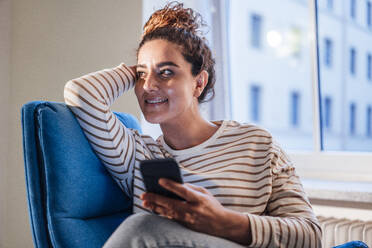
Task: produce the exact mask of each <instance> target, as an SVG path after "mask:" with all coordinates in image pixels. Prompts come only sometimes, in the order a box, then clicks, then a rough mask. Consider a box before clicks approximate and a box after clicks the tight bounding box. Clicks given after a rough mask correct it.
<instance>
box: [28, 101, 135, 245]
mask: <svg viewBox="0 0 372 248" xmlns="http://www.w3.org/2000/svg"><path fill="white" fill-rule="evenodd" d="M115 114H116V115H117V116H118V117H119V119H120V121H122V122H123V123H124V125H126V126H127V127H129V128H134V129H137V130H140V126H139V124H138V122H137V120H136V119H135V118H134V117H133V116H130V115H128V114H123V113H115ZM22 131H23V148H24V162H25V174H26V187H27V197H28V204H29V212H30V221H31V228H32V234H33V239H34V244H35V247H43V248H44V247H69V248H73V247H79V248H82V247H89V248H93V247H102V245H103V244H104V242H105V241H106V240H107V238H108V237H109V236H110V234H111V233H112V232H113V231H114V230H115V228H116V227H117V226H118V225H119V224H120V223H121V222H122V221H123V220H124V219H125V218H126V217H127V216H128V215H130V214H131V211H132V209H131V208H132V203H131V200H130V199H128V198H127V197H126V196H125V195H124V194H123V192H122V191H121V190H120V188H119V187H118V186H117V185H116V183H115V182H114V181H113V180H112V179H111V177H110V176H109V174H108V173H107V171H106V169H105V168H104V167H103V165H102V164H101V162H100V161H99V159H98V158H97V157H96V155H95V154H94V152H93V150H92V148H91V146H90V145H89V143H88V141H87V139H86V138H85V136H84V133H83V132H82V130H81V128H80V126H79V124H78V122H77V121H76V119H75V117H74V115H73V114H72V113H71V111H70V110H69V108H68V107H67V106H66V105H65V104H64V103H54V102H42V101H37V102H30V103H27V104H25V105H24V106H23V107H22Z"/></svg>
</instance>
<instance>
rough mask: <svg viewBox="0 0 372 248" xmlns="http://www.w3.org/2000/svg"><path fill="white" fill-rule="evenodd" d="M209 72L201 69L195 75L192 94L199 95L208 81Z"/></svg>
mask: <svg viewBox="0 0 372 248" xmlns="http://www.w3.org/2000/svg"><path fill="white" fill-rule="evenodd" d="M208 77H209V74H208V72H207V71H206V70H202V71H201V72H200V73H199V75H198V76H196V87H195V92H194V96H195V97H199V96H200V95H201V94H202V93H203V90H204V88H205V86H206V85H207V83H208Z"/></svg>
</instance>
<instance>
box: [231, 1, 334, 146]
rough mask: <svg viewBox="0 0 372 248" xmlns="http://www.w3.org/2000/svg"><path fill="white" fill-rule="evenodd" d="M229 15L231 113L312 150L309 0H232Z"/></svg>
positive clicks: (284, 143) (289, 143)
mask: <svg viewBox="0 0 372 248" xmlns="http://www.w3.org/2000/svg"><path fill="white" fill-rule="evenodd" d="M227 16H228V24H229V25H228V27H229V28H228V29H229V30H228V34H229V38H228V40H229V49H228V50H229V55H230V56H229V62H230V64H229V75H230V86H231V88H230V103H231V113H232V114H231V115H232V116H231V118H232V119H234V120H237V121H240V122H253V123H258V125H260V126H262V127H264V128H266V129H268V130H269V131H270V132H271V133H272V134H273V136H274V138H275V139H277V140H278V141H279V142H280V143H281V144H282V146H284V147H285V149H291V150H294V149H296V150H313V137H312V130H313V118H312V86H311V64H310V45H309V7H308V1H307V0H295V1H293V0H281V1H277V0H260V1H247V0H234V1H229V10H228V15H227ZM247 20H248V22H247ZM242 25H246V26H242ZM247 37H248V41H249V45H248V46H247V44H246V41H247ZM257 48H259V49H257ZM330 53H332V51H330ZM330 56H331V55H330ZM330 60H331V61H332V62H331V63H334V61H333V59H332V58H330ZM242 89H246V90H242ZM293 127H295V128H293Z"/></svg>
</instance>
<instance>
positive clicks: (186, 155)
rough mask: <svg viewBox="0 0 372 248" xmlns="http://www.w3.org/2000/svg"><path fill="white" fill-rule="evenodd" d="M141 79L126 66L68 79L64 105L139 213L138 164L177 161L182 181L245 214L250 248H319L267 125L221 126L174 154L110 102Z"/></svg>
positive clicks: (307, 209) (305, 204)
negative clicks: (123, 117)
mask: <svg viewBox="0 0 372 248" xmlns="http://www.w3.org/2000/svg"><path fill="white" fill-rule="evenodd" d="M134 83H135V75H134V74H133V72H132V71H131V70H130V69H129V68H128V67H126V66H125V65H124V64H121V65H119V66H117V67H115V68H113V69H105V70H102V71H98V72H94V73H90V74H88V75H85V76H82V77H80V78H77V79H73V80H70V81H69V82H67V84H66V86H65V89H64V98H65V102H66V104H67V105H68V106H69V107H70V109H71V110H72V112H73V113H74V115H75V116H76V118H77V120H78V122H79V124H80V126H81V128H82V129H83V131H84V133H85V135H86V137H87V139H88V140H89V142H90V144H91V146H92V147H93V149H94V151H95V152H96V154H97V155H98V157H99V158H100V159H101V161H102V163H103V164H104V166H105V167H106V168H107V170H108V171H109V172H110V174H111V175H112V177H113V178H114V180H115V181H116V182H117V183H118V185H119V186H120V188H121V189H122V190H123V191H124V192H125V193H126V194H127V195H128V196H130V197H133V211H134V212H135V213H137V212H141V211H147V210H146V209H144V208H143V207H142V206H141V204H142V202H141V200H140V198H139V196H140V195H141V194H142V193H143V192H144V191H145V189H144V184H143V180H142V177H141V174H140V171H139V162H140V161H141V160H144V159H150V158H164V157H173V158H174V159H175V160H176V161H177V162H178V163H179V165H180V169H181V174H182V176H183V179H184V182H186V183H191V184H195V185H198V186H202V187H204V188H206V189H207V190H209V191H210V192H211V193H212V194H213V195H214V197H216V199H217V200H218V201H219V202H220V203H221V204H222V205H223V206H224V207H226V208H229V209H232V210H235V211H239V212H242V213H245V214H246V215H247V216H248V218H249V220H250V223H251V230H252V243H251V247H320V246H321V243H320V240H321V230H320V227H319V224H318V222H317V219H316V217H315V216H314V213H313V211H312V208H311V205H310V203H309V201H308V199H307V197H306V195H305V193H304V190H303V188H302V185H301V182H300V180H299V177H298V176H297V175H296V173H295V169H294V167H293V165H292V163H291V162H290V160H289V159H288V157H287V155H286V154H285V153H284V152H283V150H282V149H281V148H280V147H279V146H278V144H277V143H275V141H274V140H273V138H272V136H271V135H270V134H269V133H268V132H267V131H265V130H263V129H262V128H259V127H257V126H254V125H250V124H240V123H238V122H235V121H226V120H225V121H216V122H215V124H217V125H219V129H218V130H217V132H216V133H215V134H214V135H213V136H212V137H210V138H209V139H208V140H206V141H205V142H203V143H202V144H199V145H197V146H195V147H192V148H189V149H184V150H173V149H172V148H171V147H169V146H168V145H167V144H166V143H165V141H164V139H163V137H162V136H160V137H159V138H158V139H157V140H154V139H152V138H151V137H150V136H148V135H143V134H139V133H138V132H137V131H136V130H132V129H129V128H126V127H125V126H124V125H123V124H122V123H121V122H120V121H119V120H118V119H117V117H116V116H115V115H114V114H113V112H112V111H111V110H110V105H111V104H112V103H113V102H114V101H115V100H116V99H117V98H118V97H119V96H121V95H122V94H123V93H124V92H125V91H127V90H129V89H130V88H132V87H133V85H134Z"/></svg>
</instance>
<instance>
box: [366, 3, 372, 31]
mask: <svg viewBox="0 0 372 248" xmlns="http://www.w3.org/2000/svg"><path fill="white" fill-rule="evenodd" d="M366 12H367V13H366V16H367V26H368V27H369V28H372V4H371V1H367V7H366Z"/></svg>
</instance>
